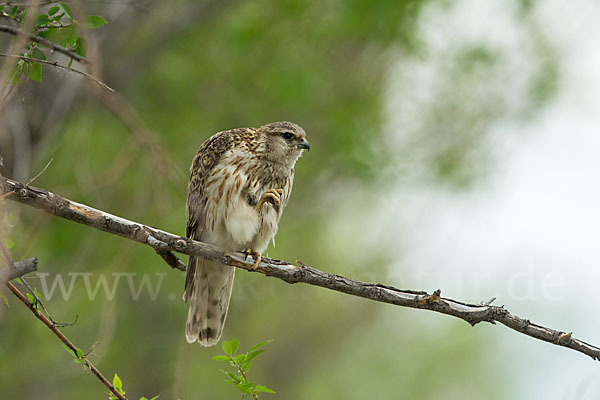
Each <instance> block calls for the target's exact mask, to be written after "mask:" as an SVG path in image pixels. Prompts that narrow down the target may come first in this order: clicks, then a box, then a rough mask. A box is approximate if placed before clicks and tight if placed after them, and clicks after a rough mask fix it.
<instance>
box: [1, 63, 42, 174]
mask: <svg viewBox="0 0 600 400" xmlns="http://www.w3.org/2000/svg"><path fill="white" fill-rule="evenodd" d="M0 55H1V53H0ZM52 161H54V157H52V158H50V161H48V163H47V164H46V166H45V167H44V168H42V170H41V171H40V172H38V174H37V175H36V176H34V177H33V178H31V179H30V180H28V181H27V183H26V185H28V186H29V185H31V184H32V183H33V181H35V180H36V179H37V178H39V177H40V175H42V174H43V173H44V172H45V171H46V170H47V169H48V167H49V166H50V164H52Z"/></svg>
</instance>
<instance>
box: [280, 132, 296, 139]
mask: <svg viewBox="0 0 600 400" xmlns="http://www.w3.org/2000/svg"><path fill="white" fill-rule="evenodd" d="M282 136H283V138H284V139H285V140H290V139H291V138H293V137H294V134H293V133H292V132H285V133H284V134H283V135H282Z"/></svg>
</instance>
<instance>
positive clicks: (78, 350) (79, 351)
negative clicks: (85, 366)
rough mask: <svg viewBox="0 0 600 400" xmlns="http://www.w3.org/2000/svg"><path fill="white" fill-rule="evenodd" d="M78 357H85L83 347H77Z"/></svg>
mask: <svg viewBox="0 0 600 400" xmlns="http://www.w3.org/2000/svg"><path fill="white" fill-rule="evenodd" d="M77 357H79V358H82V357H83V350H81V349H79V348H78V349H77Z"/></svg>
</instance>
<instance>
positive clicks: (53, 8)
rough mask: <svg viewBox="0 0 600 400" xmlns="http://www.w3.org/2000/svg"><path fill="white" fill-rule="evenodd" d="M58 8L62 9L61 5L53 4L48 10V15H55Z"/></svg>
mask: <svg viewBox="0 0 600 400" xmlns="http://www.w3.org/2000/svg"><path fill="white" fill-rule="evenodd" d="M58 10H60V7H59V6H52V7H50V9H49V10H48V15H54V14H56V13H57V12H58Z"/></svg>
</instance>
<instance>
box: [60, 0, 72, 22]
mask: <svg viewBox="0 0 600 400" xmlns="http://www.w3.org/2000/svg"><path fill="white" fill-rule="evenodd" d="M58 4H60V6H61V7H62V9H63V10H64V11H65V13H66V14H67V16H68V17H69V18H71V19H73V11H72V10H71V6H70V5H68V4H67V3H64V2H62V1H61V2H59V3H58Z"/></svg>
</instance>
